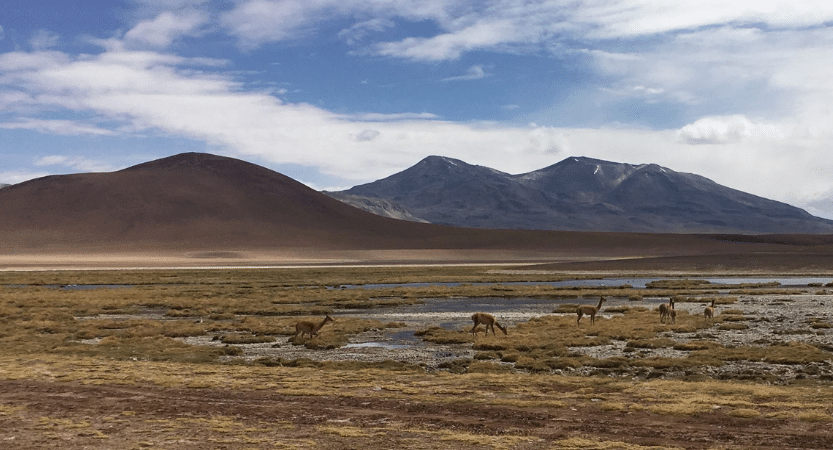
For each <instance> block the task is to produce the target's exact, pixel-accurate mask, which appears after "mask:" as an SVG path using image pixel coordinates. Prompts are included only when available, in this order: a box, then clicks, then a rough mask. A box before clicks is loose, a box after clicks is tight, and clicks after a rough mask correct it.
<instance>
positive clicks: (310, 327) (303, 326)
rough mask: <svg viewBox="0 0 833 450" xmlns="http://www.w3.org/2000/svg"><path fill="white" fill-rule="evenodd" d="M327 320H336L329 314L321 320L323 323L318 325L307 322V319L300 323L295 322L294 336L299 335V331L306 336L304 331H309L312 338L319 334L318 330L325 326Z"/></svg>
mask: <svg viewBox="0 0 833 450" xmlns="http://www.w3.org/2000/svg"><path fill="white" fill-rule="evenodd" d="M327 322H335V320H333V318H332V317H330V315H329V314H327V316H326V317H324V320H323V321H321V323H319V324H318V325H316V324H315V323H313V322H307V321H302V322H298V323H296V324H295V336H294V337H297V336H298V333H300V334H301V337H304V333H308V334H309V337H310V339H312V338H314V337H315V336H318V330H320V329H321V327H323V326H324V325H325V324H326V323H327Z"/></svg>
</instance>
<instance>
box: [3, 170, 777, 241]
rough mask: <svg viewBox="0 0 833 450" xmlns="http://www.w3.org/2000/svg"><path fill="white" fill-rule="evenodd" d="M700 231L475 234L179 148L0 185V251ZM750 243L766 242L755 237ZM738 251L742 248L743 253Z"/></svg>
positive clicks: (632, 237) (613, 237)
mask: <svg viewBox="0 0 833 450" xmlns="http://www.w3.org/2000/svg"><path fill="white" fill-rule="evenodd" d="M727 240H731V239H727V238H725V237H724V238H719V239H715V236H708V235H672V234H636V233H592V232H556V231H524V230H484V229H467V228H456V227H449V226H439V225H431V224H424V223H414V222H407V221H403V220H396V219H390V218H386V217H381V216H377V215H374V214H371V213H368V212H365V211H361V210H359V209H356V208H353V207H352V206H349V205H347V204H344V203H342V202H340V201H338V200H335V199H333V198H331V197H329V196H327V195H325V194H323V193H320V192H318V191H315V190H313V189H311V188H309V187H307V186H305V185H303V184H301V183H299V182H297V181H295V180H293V179H291V178H288V177H286V176H284V175H281V174H279V173H277V172H274V171H272V170H269V169H267V168H264V167H261V166H258V165H255V164H251V163H248V162H245V161H241V160H237V159H233V158H227V157H222V156H216V155H210V154H203V153H185V154H180V155H175V156H171V157H168V158H163V159H159V160H156V161H151V162H148V163H144V164H140V165H137V166H133V167H130V168H127V169H124V170H120V171H116V172H108V173H86V174H73V175H56V176H49V177H44V178H39V179H35V180H31V181H28V182H25V183H21V184H17V185H13V186H9V187H6V188H3V189H0V250H2V251H5V252H9V251H12V252H14V251H22V250H32V249H37V250H38V251H49V250H56V251H72V250H74V249H90V248H97V249H100V250H108V251H129V250H153V249H169V250H172V249H200V250H205V249H211V250H212V251H219V250H223V249H229V250H236V249H246V248H248V249H280V248H300V247H303V248H320V249H451V250H457V249H486V250H495V249H513V250H521V251H527V250H529V251H542V250H546V251H564V252H570V253H574V254H575V253H582V254H588V255H601V254H617V255H645V254H653V255H661V254H681V253H682V254H686V253H695V254H703V253H707V252H712V251H727V250H730V249H729V248H727V247H725V246H726V245H728V246H729V247H735V246H737V245H741V246H745V247H746V246H748V244H734V243H731V244H727V242H726V241H727ZM758 246H761V247H760V248H761V249H763V247H767V249H768V250H772V249H771V248H770V247H771V245H767V244H758ZM745 247H744V248H745Z"/></svg>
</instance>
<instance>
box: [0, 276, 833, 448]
mask: <svg viewBox="0 0 833 450" xmlns="http://www.w3.org/2000/svg"><path fill="white" fill-rule="evenodd" d="M736 275H737V276H725V277H723V276H721V277H703V276H700V274H696V273H692V274H683V275H680V274H674V276H668V277H663V276H651V277H645V276H639V275H638V274H635V275H633V276H629V275H625V276H622V274H610V275H599V274H578V273H560V272H556V271H535V270H528V271H525V270H518V269H517V268H514V267H513V268H504V267H500V266H494V267H491V266H477V267H466V266H460V267H454V266H449V267H373V268H350V267H342V268H293V269H211V270H136V271H129V270H121V271H83V272H76V271H43V272H4V273H2V274H0V322H2V325H3V328H2V331H0V345H2V348H3V350H2V352H1V353H0V354H1V355H2V360H3V363H4V365H3V367H4V368H3V369H0V380H4V383H3V389H2V395H0V422H2V423H4V424H5V425H7V427H6V429H7V430H15V431H7V432H3V433H0V439H5V440H7V441H10V442H16V443H25V444H26V445H25V446H24V447H28V448H50V447H53V446H55V445H57V444H60V446H62V447H64V448H73V447H75V448H89V447H96V446H100V448H109V447H110V446H111V445H112V444H114V443H116V442H118V443H120V444H125V445H126V446H125V448H131V447H133V448H154V447H159V448H163V447H164V448H201V446H200V444H201V443H205V442H203V441H201V440H200V437H199V436H200V435H199V434H192V433H191V432H190V431H185V428H188V427H189V426H190V427H192V428H194V429H204V430H207V431H206V434H204V435H202V437H203V438H208V437H210V439H211V442H212V443H214V445H215V446H217V447H221V446H222V447H224V448H275V447H277V448H296V447H304V446H306V445H307V444H310V443H315V444H318V445H323V446H324V448H353V447H354V446H364V447H366V448H391V447H386V446H385V445H391V446H393V447H400V448H436V447H434V446H432V445H430V442H428V441H426V439H429V441H430V438H427V437H428V436H434V437H437V436H439V437H440V438H441V439H447V442H448V443H449V445H451V446H454V447H457V448H468V447H472V448H474V447H480V446H481V445H483V442H484V439H485V442H487V444H486V445H487V446H491V447H492V448H542V445H543V447H544V448H753V447H755V445H753V443H754V442H755V441H754V439H755V437H754V433H753V432H752V430H753V428H756V427H757V428H761V427H764V428H768V429H769V430H770V433H771V436H769V438H770V440H771V442H772V444H771V447H765V446H764V447H757V448H831V447H833V444H831V443H830V440H829V438H830V437H831V436H830V434H829V431H828V425H829V423H830V422H831V421H833V416H831V412H832V411H831V406H830V405H831V402H830V400H831V399H833V392H831V391H833V362H831V357H833V353H831V352H833V331H832V330H833V284H831V282H833V278H831V277H825V276H817V275H815V274H803V275H802V276H793V275H791V276H784V275H782V274H771V276H760V275H758V274H756V276H749V275H748V274H736ZM601 296H604V297H605V298H606V299H607V301H606V302H605V303H604V305H603V306H602V308H601V311H600V312H599V313H598V314H597V316H596V321H595V324H594V325H591V324H590V322H589V319H587V318H585V319H583V320H582V321H581V322H580V323H579V324H577V323H576V318H577V315H576V313H575V311H576V308H577V307H578V305H581V304H592V305H595V304H596V303H597V302H598V299H599V298H600V297H601ZM670 299H674V301H675V311H676V320H675V322H673V323H661V322H660V317H659V313H658V311H657V308H658V306H659V305H660V304H663V303H666V302H669V300H670ZM712 301H714V302H715V310H716V313H715V316H714V320H711V321H710V320H706V318H705V317H704V315H703V310H704V308H705V307H706V306H708V305H709V304H711V302H712ZM474 312H487V313H490V314H493V315H494V316H495V317H496V318H497V319H498V321H499V322H500V323H501V324H502V325H503V326H505V327H507V328H508V333H507V334H506V335H503V334H502V333H498V335H497V336H493V335H491V334H489V335H488V336H485V335H484V334H483V332H482V331H483V330H482V327H481V329H480V330H479V331H480V332H479V333H477V334H473V333H471V327H472V321H471V314H472V313H474ZM327 314H329V315H330V316H331V317H332V318H333V319H335V320H334V321H333V322H332V323H328V324H326V325H325V326H324V327H322V328H321V329H320V330H319V335H318V336H316V337H315V338H312V339H310V338H309V337H300V336H295V324H296V323H297V322H298V321H301V320H311V321H319V322H320V320H321V319H322V318H323V317H324V316H325V315H327ZM519 383H520V384H519ZM521 384H522V385H523V387H521ZM669 387H670V389H672V391H673V392H674V395H671V394H666V393H665V392H667V390H668V389H669ZM27 390H28V392H29V395H26V392H27ZM39 391H40V392H42V393H44V394H43V395H40V396H39V395H37V393H38V392H39ZM50 393H53V394H54V395H53V394H50ZM96 393H97V394H96ZM102 393H104V394H106V395H105V396H104V397H102V400H100V401H94V400H93V398H94V397H95V396H96V395H103V394H102ZM231 394H237V395H238V397H239V398H240V399H244V398H245V399H248V403H245V404H244V403H243V402H242V400H232V399H230V398H228V396H229V395H231ZM107 396H109V397H107ZM105 397H106V398H112V399H113V400H112V401H110V400H106V399H105ZM61 398H63V399H65V400H66V399H67V398H72V399H74V400H72V401H71V402H69V403H67V405H69V404H73V405H74V406H73V408H75V409H73V408H69V407H68V406H66V407H62V405H61V402H60V401H59V400H60V399H61ZM120 398H129V399H130V398H132V399H134V401H128V402H127V403H124V404H123V406H122V407H121V408H122V409H119V408H120V407H119V406H118V403H117V402H116V400H117V399H120ZM166 398H167V399H168V402H169V403H170V404H169V405H168V406H167V407H164V408H163V407H161V405H162V404H163V403H164V402H165V399H166ZM50 399H51V400H50ZM213 399H225V400H222V402H225V404H227V405H228V407H229V409H228V410H224V409H223V407H222V406H221V404H220V403H222V402H220V401H219V400H216V401H215V400H213ZM195 402H198V403H199V402H202V403H203V405H202V406H200V407H198V408H196V410H197V411H202V412H195V413H190V414H189V413H187V412H186V411H187V407H186V406H187V405H190V406H191V407H194V404H195ZM270 402H271V403H272V404H274V405H281V406H282V407H285V408H288V410H283V409H280V408H277V407H269V406H267V404H269V403H270ZM307 404H309V405H312V406H310V411H309V412H305V410H304V405H307ZM96 405H97V406H96ZM177 405H179V406H177ZM50 408H52V409H51V410H50ZM67 408H69V409H67ZM96 408H97V409H96ZM153 408H157V409H158V410H159V411H167V412H160V413H159V414H156V413H154V412H153V411H154V410H153ZM166 408H167V409H166ZM489 408H492V410H491V411H492V412H489ZM475 410H476V411H479V412H478V413H476V414H474V415H472V411H475ZM96 411H97V412H96ZM234 411H237V412H234ZM498 412H499V415H498V416H496V415H494V414H498ZM493 413H494V414H493ZM160 414H161V415H160ZM235 414H237V415H235ZM589 414H592V415H593V417H594V419H593V420H589V418H588V415H589ZM44 417H46V418H47V419H44ZM105 418H107V419H106V420H105ZM718 418H720V419H722V420H723V421H724V425H717V424H718V423H721V422H720V421H719V420H717V419H718ZM197 419H199V420H197ZM605 420H606V421H608V422H610V421H613V422H614V423H616V422H621V421H624V422H628V423H633V424H634V425H633V426H634V427H636V428H634V429H632V430H631V431H630V432H625V431H624V430H625V429H624V428H623V429H619V432H616V431H615V429H616V426H613V427H612V428H613V429H610V428H609V431H605V432H600V430H601V429H602V428H603V427H604V426H605ZM153 421H157V422H153ZM624 422H623V423H624ZM670 422H674V423H677V422H679V423H689V424H690V427H691V428H692V431H690V432H684V431H672V432H669V433H668V435H667V436H666V435H665V434H661V435H658V434H656V433H652V432H651V431H650V428H651V427H653V426H656V425H657V424H666V425H667V424H668V423H670ZM266 424H269V426H267V425H266ZM727 424H732V426H733V427H735V428H736V429H735V430H734V431H733V433H734V434H732V433H728V434H727V433H725V432H723V431H721V428H713V427H725V426H728V425H727ZM163 425H164V426H163ZM608 426H610V424H609V423H608ZM640 426H643V427H644V429H640V428H639V427H640ZM664 426H665V425H664ZM220 429H223V430H225V431H218V430H220ZM27 430H28V431H29V433H27ZM38 430H40V433H39V434H38ZM131 430H135V433H136V434H132V433H133V431H131ZM141 430H144V431H145V432H147V433H149V434H146V435H147V436H149V437H147V438H144V439H143V438H142V437H141V435H140V434H139V431H141ZM246 430H249V431H246ZM256 430H260V431H256ZM281 430H282V431H281ZM453 430H454V431H453ZM637 430H641V431H637ZM697 430H699V431H697ZM723 430H725V428H723ZM432 433H434V434H432ZM436 433H439V434H436ZM698 433H699V434H698ZM698 436H700V437H698ZM703 436H707V437H708V438H707V439H705V440H704V439H703ZM685 439H689V441H688V442H689V443H688V444H684V442H686V441H685ZM247 442H248V443H247ZM426 442H427V443H426ZM420 443H422V444H420ZM221 444H222V445H221ZM324 444H326V445H324ZM327 445H329V447H328V446H327ZM768 445H769V444H768ZM20 448H23V447H20Z"/></svg>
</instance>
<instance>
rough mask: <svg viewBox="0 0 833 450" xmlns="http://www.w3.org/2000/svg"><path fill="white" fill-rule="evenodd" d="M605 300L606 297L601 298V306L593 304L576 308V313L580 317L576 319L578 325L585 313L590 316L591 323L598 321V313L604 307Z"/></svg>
mask: <svg viewBox="0 0 833 450" xmlns="http://www.w3.org/2000/svg"><path fill="white" fill-rule="evenodd" d="M604 302H605V298H604V297H601V298H599V306H592V305H581V306H579V307H578V308H576V314H578V319H576V325H579V321H581V317H582V316H584V315H585V314H586V315H588V316H590V325H593V324H595V323H596V313H597V312H599V310H600V309H602V303H604Z"/></svg>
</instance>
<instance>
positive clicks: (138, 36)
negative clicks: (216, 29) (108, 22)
mask: <svg viewBox="0 0 833 450" xmlns="http://www.w3.org/2000/svg"><path fill="white" fill-rule="evenodd" d="M207 21H208V16H207V15H206V14H205V13H203V12H200V11H195V10H186V11H184V12H180V13H173V12H170V11H165V12H163V13H161V14H159V15H158V16H156V17H155V18H154V19H153V20H147V21H143V22H140V23H138V24H137V25H136V26H134V27H133V28H132V29H131V30H130V31H128V32H127V33H125V35H124V39H125V40H126V41H127V43H136V44H140V45H148V46H151V47H155V48H164V47H167V46H169V45H170V44H171V43H172V42H173V41H174V40H176V39H177V38H179V37H180V36H183V35H193V34H194V33H195V32H196V31H197V30H198V29H199V28H200V27H201V26H202V25H204V24H205V23H206V22H207Z"/></svg>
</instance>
